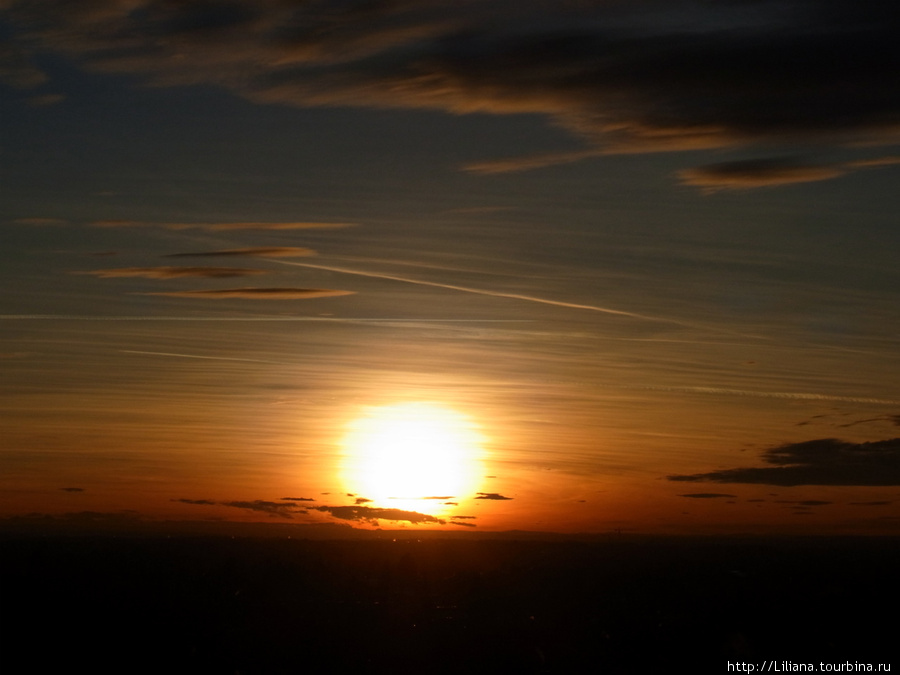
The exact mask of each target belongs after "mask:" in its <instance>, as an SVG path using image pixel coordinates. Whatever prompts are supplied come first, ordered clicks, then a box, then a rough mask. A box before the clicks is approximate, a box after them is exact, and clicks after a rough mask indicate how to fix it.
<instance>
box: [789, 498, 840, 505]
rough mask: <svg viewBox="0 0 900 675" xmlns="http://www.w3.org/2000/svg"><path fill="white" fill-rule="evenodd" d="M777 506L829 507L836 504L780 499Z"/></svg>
mask: <svg viewBox="0 0 900 675" xmlns="http://www.w3.org/2000/svg"><path fill="white" fill-rule="evenodd" d="M775 503H776V504H796V505H797V506H827V505H828V504H834V502H826V501H822V500H821V499H780V500H778V501H776V502H775Z"/></svg>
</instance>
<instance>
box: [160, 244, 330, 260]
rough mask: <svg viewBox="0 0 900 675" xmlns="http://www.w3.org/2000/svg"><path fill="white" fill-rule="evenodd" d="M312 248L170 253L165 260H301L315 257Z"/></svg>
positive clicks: (239, 249) (288, 247)
mask: <svg viewBox="0 0 900 675" xmlns="http://www.w3.org/2000/svg"><path fill="white" fill-rule="evenodd" d="M315 254H316V252H315V251H314V250H312V249H311V248H303V247H299V246H260V247H255V248H232V249H224V250H221V251H194V252H189V253H170V254H168V255H165V256H163V257H164V258H233V257H242V256H249V257H251V258H253V257H256V258H299V257H305V256H311V255H315Z"/></svg>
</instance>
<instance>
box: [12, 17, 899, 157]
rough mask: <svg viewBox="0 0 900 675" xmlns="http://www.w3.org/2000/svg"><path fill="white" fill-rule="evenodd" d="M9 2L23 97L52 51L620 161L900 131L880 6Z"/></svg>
mask: <svg viewBox="0 0 900 675" xmlns="http://www.w3.org/2000/svg"><path fill="white" fill-rule="evenodd" d="M2 7H3V8H4V10H3V13H4V15H5V17H6V18H7V19H8V21H9V22H10V25H11V26H12V29H11V33H12V36H13V39H12V40H9V41H8V42H9V43H10V44H11V45H16V46H17V47H16V48H15V49H13V48H10V49H9V50H8V53H6V54H5V55H3V54H0V75H3V76H5V77H6V79H7V80H8V81H11V82H13V83H16V84H18V85H19V86H34V85H36V84H39V83H40V82H42V81H43V80H44V79H45V77H46V76H45V75H44V74H43V73H42V72H40V70H38V69H37V68H35V67H34V66H33V65H31V63H32V61H31V59H30V58H29V53H28V52H51V53H55V54H62V55H65V56H68V57H70V58H72V59H74V60H77V61H78V62H80V63H82V64H84V65H85V66H86V67H88V68H92V69H97V70H102V71H107V72H118V73H132V74H137V75H139V76H141V77H142V78H143V79H144V80H145V81H148V82H150V83H152V84H155V85H157V86H163V85H185V84H204V85H214V86H219V87H223V88H226V89H229V90H231V91H234V92H236V93H238V94H241V95H243V96H246V97H247V98H250V99H252V100H256V101H266V102H281V103H290V104H294V105H300V106H323V105H348V106H370V107H380V108H427V109H436V110H442V111H446V112H452V113H470V112H482V113H484V112H487V113H495V114H512V113H537V114H543V115H546V116H548V117H550V118H552V119H553V120H554V121H555V122H556V123H557V124H559V125H561V126H563V127H565V128H567V129H569V130H571V131H573V132H575V133H578V134H581V135H582V136H583V137H584V138H585V139H586V140H587V142H588V145H589V146H590V147H596V148H602V149H604V150H606V151H610V152H637V151H659V150H673V149H686V148H712V147H722V146H729V145H732V146H734V145H741V144H749V143H753V142H756V141H759V140H766V141H772V140H775V141H781V140H790V141H793V140H798V139H800V140H809V139H819V140H825V141H826V142H834V141H837V140H840V141H844V140H854V141H858V140H866V141H890V140H892V139H895V138H896V135H895V134H896V132H897V127H898V124H897V120H898V119H900V115H898V113H900V87H897V86H896V73H897V72H898V71H900V41H898V40H897V39H896V36H897V34H898V32H900V10H898V9H897V7H896V6H895V4H894V3H888V2H884V1H883V0H853V1H851V0H830V1H829V2H821V1H820V0H760V1H759V2H753V3H748V2H718V3H711V2H709V3H697V2H693V1H692V0H670V1H668V2H662V1H661V0H643V1H639V0H636V1H635V2H629V3H623V2H572V3H552V2H546V0H520V2H517V3H510V2H508V0H479V1H477V2H476V1H474V0H461V2H459V3H448V2H446V1H445V0H421V1H420V2H372V3H346V2H339V1H338V0H323V1H322V2H316V3H297V2H295V1H293V0H254V1H253V2H251V1H250V0H245V1H244V2H240V1H238V0H235V1H233V2H227V3H226V2H209V3H173V2H165V1H163V0H144V1H143V2H141V3H139V5H138V6H137V8H136V6H135V4H134V3H122V2H119V1H118V0H94V1H93V2H90V3H73V2H69V1H68V0H9V1H8V2H5V3H4V4H3V5H2ZM26 44H27V50H26V49H24V48H22V47H21V46H20V45H26ZM23 55H24V56H23ZM561 159H562V160H563V161H570V160H571V155H562V156H561Z"/></svg>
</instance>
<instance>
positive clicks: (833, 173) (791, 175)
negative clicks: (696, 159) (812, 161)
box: [678, 159, 845, 191]
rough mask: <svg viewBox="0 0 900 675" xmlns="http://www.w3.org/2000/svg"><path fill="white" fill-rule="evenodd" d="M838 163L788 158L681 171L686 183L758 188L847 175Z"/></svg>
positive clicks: (710, 188)
mask: <svg viewBox="0 0 900 675" xmlns="http://www.w3.org/2000/svg"><path fill="white" fill-rule="evenodd" d="M844 173H845V171H844V170H843V169H841V168H840V167H836V166H814V165H808V164H799V163H794V162H792V161H789V160H784V159H758V160H747V161H742V162H727V163H724V164H712V165H710V166H702V167H697V168H694V169H685V170H683V171H680V172H679V174H678V176H679V178H680V179H681V182H682V183H685V184H686V185H693V186H696V187H701V188H704V189H706V190H710V191H715V190H729V189H732V190H733V189H744V188H758V187H767V186H774V185H785V184H788V183H809V182H814V181H820V180H829V179H831V178H836V177H838V176H840V175H843V174H844Z"/></svg>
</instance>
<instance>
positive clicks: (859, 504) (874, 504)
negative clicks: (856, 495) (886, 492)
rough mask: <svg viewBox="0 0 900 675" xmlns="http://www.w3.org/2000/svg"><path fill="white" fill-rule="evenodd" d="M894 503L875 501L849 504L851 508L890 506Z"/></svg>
mask: <svg viewBox="0 0 900 675" xmlns="http://www.w3.org/2000/svg"><path fill="white" fill-rule="evenodd" d="M893 503H894V502H888V501H875V502H849V504H850V506H889V505H891V504H893Z"/></svg>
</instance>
